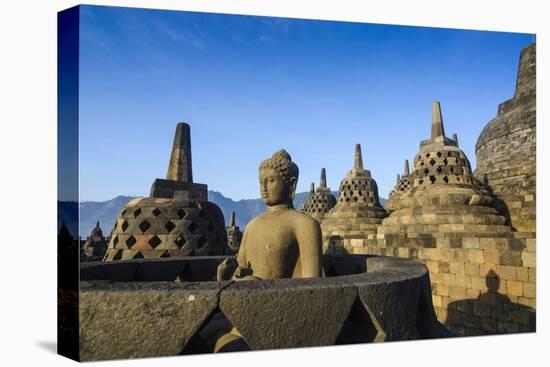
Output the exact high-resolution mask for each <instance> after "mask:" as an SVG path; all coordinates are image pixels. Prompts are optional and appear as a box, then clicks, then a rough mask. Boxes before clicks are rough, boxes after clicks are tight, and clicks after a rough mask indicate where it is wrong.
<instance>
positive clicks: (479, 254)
mask: <svg viewBox="0 0 550 367" xmlns="http://www.w3.org/2000/svg"><path fill="white" fill-rule="evenodd" d="M468 261H470V262H471V263H475V264H482V263H484V262H485V260H484V258H483V251H482V250H475V249H472V250H469V251H468Z"/></svg>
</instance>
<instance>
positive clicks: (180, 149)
mask: <svg viewBox="0 0 550 367" xmlns="http://www.w3.org/2000/svg"><path fill="white" fill-rule="evenodd" d="M166 179H167V180H171V181H183V182H189V183H192V182H193V169H192V166H191V129H190V127H189V125H188V124H186V123H185V122H180V123H179V124H178V125H177V126H176V133H175V135H174V144H173V145H172V155H171V156H170V163H169V165H168V173H167V174H166Z"/></svg>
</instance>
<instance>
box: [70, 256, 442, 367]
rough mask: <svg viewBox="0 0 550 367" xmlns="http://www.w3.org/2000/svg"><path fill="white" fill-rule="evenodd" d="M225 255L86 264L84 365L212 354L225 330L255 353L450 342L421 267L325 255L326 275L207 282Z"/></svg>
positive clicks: (403, 261) (403, 262)
mask: <svg viewBox="0 0 550 367" xmlns="http://www.w3.org/2000/svg"><path fill="white" fill-rule="evenodd" d="M226 258H227V257H226V256H209V257H187V258H185V257H182V258H166V259H151V260H143V259H142V260H129V261H118V262H110V263H106V262H102V263H86V264H82V265H81V290H80V348H81V349H80V353H81V354H80V359H81V360H83V361H89V360H104V359H119V358H139V357H154V356H170V355H178V354H195V353H208V352H212V351H213V349H214V342H213V341H215V340H216V339H217V338H219V336H220V335H222V334H223V333H225V332H227V331H229V330H231V328H235V329H237V330H238V332H239V333H240V334H241V335H242V336H243V342H244V343H245V347H246V349H251V350H262V349H277V348H294V347H311V346H323V345H336V344H351V343H366V342H376V341H395V340H411V339H423V338H433V337H443V336H449V335H450V334H449V332H448V331H447V329H445V328H444V327H443V326H442V325H441V324H440V323H439V322H438V321H437V318H436V315H435V312H434V308H433V304H432V297H431V288H430V279H429V274H428V270H427V268H426V266H425V265H423V264H421V263H420V262H417V261H414V260H408V259H401V258H395V257H378V256H369V255H355V256H350V255H347V256H324V258H323V267H324V272H325V274H326V277H324V278H307V279H276V280H257V281H241V282H233V281H225V282H214V281H211V280H212V279H213V278H214V277H215V273H216V268H217V266H218V264H219V263H220V262H221V261H223V260H224V259H226ZM241 350H242V349H241ZM221 351H224V350H221Z"/></svg>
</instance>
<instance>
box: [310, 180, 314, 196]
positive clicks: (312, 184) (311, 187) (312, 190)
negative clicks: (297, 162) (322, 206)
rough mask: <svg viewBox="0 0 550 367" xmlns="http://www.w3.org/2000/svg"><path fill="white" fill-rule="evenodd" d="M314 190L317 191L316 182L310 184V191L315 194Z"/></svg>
mask: <svg viewBox="0 0 550 367" xmlns="http://www.w3.org/2000/svg"><path fill="white" fill-rule="evenodd" d="M314 192H315V184H314V183H313V182H312V183H311V185H310V186H309V193H310V194H313V193H314Z"/></svg>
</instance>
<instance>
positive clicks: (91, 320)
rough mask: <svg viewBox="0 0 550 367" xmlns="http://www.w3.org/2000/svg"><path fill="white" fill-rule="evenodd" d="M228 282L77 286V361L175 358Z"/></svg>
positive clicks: (99, 283) (100, 283)
mask: <svg viewBox="0 0 550 367" xmlns="http://www.w3.org/2000/svg"><path fill="white" fill-rule="evenodd" d="M228 284H229V283H228V282H219V283H217V282H207V283H173V282H172V283H110V282H101V281H99V282H98V281H96V282H81V291H80V358H81V360H82V361H92V360H100V359H119V358H140V357H158V356H168V355H176V354H179V353H180V352H181V351H182V349H183V348H184V346H185V345H186V344H187V342H188V341H189V340H190V338H191V337H192V336H193V334H195V332H196V331H197V330H198V329H199V327H200V325H201V324H202V322H203V321H204V320H205V319H206V318H207V317H208V316H209V315H210V314H211V313H212V312H213V311H214V310H215V309H216V306H217V304H218V294H219V292H220V290H221V289H222V288H224V287H226V286H227V285H228Z"/></svg>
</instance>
